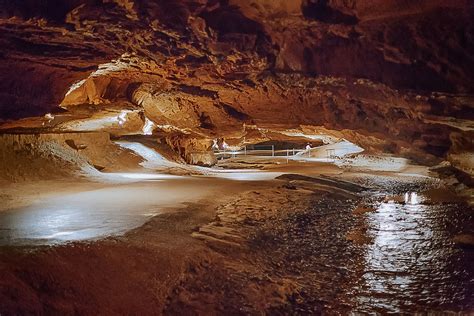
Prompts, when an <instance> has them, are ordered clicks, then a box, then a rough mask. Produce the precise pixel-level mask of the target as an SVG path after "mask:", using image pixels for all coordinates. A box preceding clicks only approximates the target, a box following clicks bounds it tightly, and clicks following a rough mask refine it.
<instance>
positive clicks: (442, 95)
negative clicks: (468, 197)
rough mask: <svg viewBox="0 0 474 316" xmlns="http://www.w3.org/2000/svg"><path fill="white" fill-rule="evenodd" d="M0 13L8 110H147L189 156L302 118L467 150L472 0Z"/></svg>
mask: <svg viewBox="0 0 474 316" xmlns="http://www.w3.org/2000/svg"><path fill="white" fill-rule="evenodd" d="M0 17H1V19H0V29H1V33H0V34H1V35H0V45H2V47H4V49H3V50H2V53H1V55H0V58H1V62H0V76H1V77H2V78H1V80H0V113H1V116H2V118H4V119H8V118H21V117H27V116H32V115H44V114H45V113H47V112H50V111H53V110H54V109H55V108H57V106H58V105H61V106H62V107H64V108H66V109H68V111H69V112H70V113H73V114H74V113H76V114H77V113H81V115H78V117H79V120H87V119H88V118H91V117H93V118H94V119H97V118H99V119H100V118H101V117H105V116H107V115H110V110H111V109H113V111H116V112H117V113H120V112H121V111H123V110H127V111H133V113H141V114H140V116H135V119H134V121H133V122H131V123H129V124H128V125H126V124H121V125H119V126H115V127H114V128H110V127H109V128H108V130H109V131H111V132H112V133H117V134H127V133H140V131H143V128H144V127H145V126H146V124H147V120H150V121H152V122H153V123H154V124H155V125H156V128H157V129H158V130H161V131H162V132H163V133H165V134H167V135H168V137H167V142H168V143H169V144H171V145H172V146H174V148H175V149H176V150H177V151H180V152H182V155H183V157H186V159H188V160H193V159H194V158H190V157H191V152H193V153H201V152H202V151H205V150H207V149H208V146H209V144H210V143H211V140H212V139H213V138H216V137H226V138H228V139H235V141H237V142H238V141H242V140H243V138H244V137H246V139H247V140H248V139H252V138H253V139H259V138H265V137H264V136H262V133H265V132H262V129H263V130H266V132H272V131H276V132H278V131H280V132H281V131H282V130H283V131H284V130H288V129H293V128H297V129H300V130H301V126H302V125H303V126H304V128H306V129H307V130H309V131H311V132H314V133H317V132H325V133H329V134H333V135H335V136H338V137H345V138H348V139H350V140H352V141H354V142H356V143H358V144H360V145H362V146H363V147H364V148H367V149H369V150H375V151H386V152H393V153H397V154H401V155H404V156H409V157H414V158H417V159H419V160H423V161H430V162H435V161H436V160H437V159H438V158H441V159H444V158H446V157H448V158H450V159H451V160H452V161H453V162H456V161H458V162H459V165H463V166H464V165H466V161H468V162H467V164H468V165H469V161H472V146H471V145H472V144H470V142H469V140H470V139H472V137H471V136H472V128H473V126H472V125H473V124H472V120H473V118H474V115H473V114H472V113H473V112H474V111H473V109H472V107H473V106H472V104H473V98H472V97H471V96H470V94H472V92H473V87H474V76H473V75H472V72H471V70H472V69H474V59H473V58H472V56H474V38H473V37H474V22H472V21H474V6H473V4H472V2H471V1H468V0H453V1H440V0H436V1H433V0H422V1H416V2H415V1H396V0H389V1H385V0H383V1H382V0H295V1H286V0H253V1H248V0H245V1H244V0H227V1H211V0H180V1H178V0H173V1H171V0H160V1H144V0H137V1H131V0H129V1H119V0H109V1H106V0H103V1H87V0H76V1H67V3H66V2H61V1H53V0H48V1H41V2H38V1H32V0H31V1H13V0H11V1H4V4H3V5H2V9H1V11H0ZM90 105H93V107H90ZM84 113H86V114H85V115H84ZM106 113H107V114H106ZM113 113H115V112H113ZM114 115H115V114H114ZM77 120H78V118H77V117H76V121H75V122H71V123H68V122H62V123H61V124H60V125H59V126H56V127H57V128H63V129H64V128H65V129H70V128H71V126H77ZM74 124H76V125H74ZM84 124H85V123H84ZM244 124H245V126H244ZM18 125H21V123H19V124H18ZM18 125H17V126H18ZM86 125H87V124H86ZM304 128H303V129H304ZM120 129H122V131H121V132H120V131H118V130H120ZM193 155H199V156H200V158H199V159H198V160H202V159H203V158H202V157H201V156H202V155H204V154H193ZM466 155H467V156H466ZM466 157H467V158H466ZM463 168H464V169H466V168H467V169H468V167H463Z"/></svg>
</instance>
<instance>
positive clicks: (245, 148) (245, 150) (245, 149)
mask: <svg viewBox="0 0 474 316" xmlns="http://www.w3.org/2000/svg"><path fill="white" fill-rule="evenodd" d="M244 155H245V156H247V145H245V146H244Z"/></svg>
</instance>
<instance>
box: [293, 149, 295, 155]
mask: <svg viewBox="0 0 474 316" xmlns="http://www.w3.org/2000/svg"><path fill="white" fill-rule="evenodd" d="M294 155H295V149H294V148H293V156H294Z"/></svg>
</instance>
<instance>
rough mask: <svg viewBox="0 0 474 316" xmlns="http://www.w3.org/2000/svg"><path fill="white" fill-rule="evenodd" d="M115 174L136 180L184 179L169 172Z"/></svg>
mask: <svg viewBox="0 0 474 316" xmlns="http://www.w3.org/2000/svg"><path fill="white" fill-rule="evenodd" d="M113 174H114V175H117V176H120V177H123V178H127V179H134V180H171V179H182V178H183V177H181V176H173V175H169V174H152V173H113Z"/></svg>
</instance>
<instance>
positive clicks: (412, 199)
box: [405, 192, 419, 205]
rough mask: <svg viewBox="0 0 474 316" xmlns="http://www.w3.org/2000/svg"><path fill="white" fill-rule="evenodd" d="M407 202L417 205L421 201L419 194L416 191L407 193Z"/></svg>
mask: <svg viewBox="0 0 474 316" xmlns="http://www.w3.org/2000/svg"><path fill="white" fill-rule="evenodd" d="M405 203H406V204H411V205H416V204H418V203H419V199H418V194H417V193H416V192H410V193H408V192H407V193H405Z"/></svg>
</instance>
